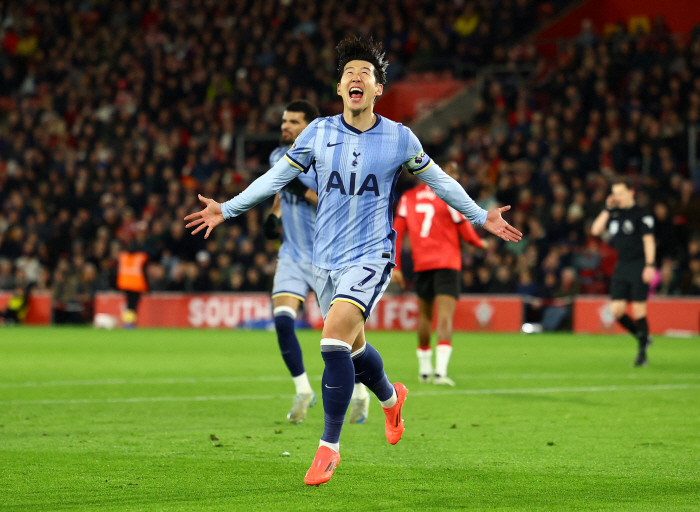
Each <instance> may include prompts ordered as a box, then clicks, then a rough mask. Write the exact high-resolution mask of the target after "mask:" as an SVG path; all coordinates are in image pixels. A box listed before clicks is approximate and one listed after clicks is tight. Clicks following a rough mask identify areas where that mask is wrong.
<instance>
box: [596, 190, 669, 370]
mask: <svg viewBox="0 0 700 512" xmlns="http://www.w3.org/2000/svg"><path fill="white" fill-rule="evenodd" d="M606 228H607V230H608V232H609V233H610V236H611V237H612V245H613V247H615V249H617V265H616V266H615V270H614V272H613V275H612V280H611V281H610V298H611V299H612V302H611V304H610V309H611V311H612V314H613V315H615V318H617V321H618V322H620V325H622V327H624V328H625V329H627V330H628V331H629V332H630V333H631V334H632V335H633V336H634V337H635V338H637V341H638V342H639V352H638V353H637V358H636V359H635V361H634V365H635V366H646V365H647V364H648V361H647V348H648V347H649V345H651V338H650V337H649V325H648V323H647V302H646V301H647V296H648V295H649V283H650V282H651V281H652V279H654V275H655V272H656V268H655V261H656V241H655V240H654V217H653V216H652V215H651V213H649V211H648V210H647V209H646V208H641V207H639V206H637V205H636V204H635V202H634V190H633V189H632V188H630V186H629V184H628V183H627V182H626V181H624V180H617V181H615V182H614V183H613V185H612V194H610V195H609V196H608V198H607V200H606V201H605V209H604V210H603V211H602V212H600V215H598V217H596V219H595V221H593V226H592V227H591V233H592V234H593V235H594V236H601V235H602V234H603V233H604V232H605V230H606ZM628 302H632V317H633V318H634V319H632V318H630V317H629V316H628V315H627V313H626V312H625V311H626V309H627V303H628Z"/></svg>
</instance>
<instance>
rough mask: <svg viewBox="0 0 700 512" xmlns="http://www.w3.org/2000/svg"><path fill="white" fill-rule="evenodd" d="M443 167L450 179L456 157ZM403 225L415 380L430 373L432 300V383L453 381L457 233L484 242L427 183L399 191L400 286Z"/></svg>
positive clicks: (397, 271) (397, 275) (456, 169)
mask: <svg viewBox="0 0 700 512" xmlns="http://www.w3.org/2000/svg"><path fill="white" fill-rule="evenodd" d="M445 172H446V173H447V174H448V175H449V176H450V177H451V178H453V179H454V180H457V179H459V166H458V164H457V162H449V163H448V164H447V165H446V166H445ZM407 229H408V239H409V240H410V241H411V250H412V254H413V266H414V270H415V272H416V294H417V295H418V349H417V350H416V354H417V356H418V380H419V381H420V382H423V383H427V382H430V380H431V379H433V363H432V357H433V351H432V350H431V348H430V335H431V332H430V330H431V325H432V322H433V306H434V305H435V304H437V328H436V333H437V339H438V344H437V347H436V350H435V352H436V354H435V378H434V379H433V384H438V385H445V384H446V385H449V386H454V385H455V382H454V381H453V380H452V379H450V378H449V377H448V376H447V366H448V364H449V362H450V356H451V355H452V320H453V318H454V315H455V308H456V306H457V299H458V298H459V293H460V272H461V270H462V250H461V245H460V240H459V239H460V237H461V238H462V239H463V240H464V241H465V242H469V243H470V244H472V245H474V246H476V247H479V248H483V247H484V246H485V245H486V243H487V242H486V241H483V240H481V238H479V235H477V234H476V232H475V231H474V228H472V225H471V224H470V223H469V221H468V220H467V219H466V218H465V217H464V215H462V214H461V213H459V212H458V211H456V210H455V209H454V208H452V207H450V206H448V205H447V204H446V203H445V202H444V201H443V200H442V199H440V198H439V197H437V196H436V195H435V192H433V191H432V190H431V189H430V187H429V186H428V185H426V184H424V183H423V184H420V185H418V186H417V187H415V188H412V189H411V190H409V191H407V192H406V193H405V194H404V195H403V196H401V200H400V201H399V208H398V211H397V213H396V219H395V220H394V230H395V231H396V268H395V269H394V274H393V275H392V276H391V279H392V281H394V282H395V283H396V284H398V285H399V286H400V287H401V288H405V286H406V285H405V282H404V278H403V273H402V272H401V246H402V244H403V236H404V234H405V233H406V230H407Z"/></svg>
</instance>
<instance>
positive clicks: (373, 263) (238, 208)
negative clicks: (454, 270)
mask: <svg viewBox="0 0 700 512" xmlns="http://www.w3.org/2000/svg"><path fill="white" fill-rule="evenodd" d="M337 49H338V58H339V64H338V77H337V78H338V84H337V89H336V92H337V94H338V95H339V96H341V97H342V99H343V113H342V114H340V115H337V116H332V117H326V118H321V119H317V120H315V121H313V122H312V123H311V124H310V125H309V126H307V127H306V129H305V130H304V131H303V132H302V133H301V134H300V135H299V137H297V139H296V141H295V142H294V144H293V145H292V147H291V148H290V150H289V151H288V152H287V154H286V155H285V157H284V159H283V160H280V161H279V162H278V163H277V164H275V166H274V167H273V168H272V169H270V171H268V172H267V173H265V174H264V175H263V176H261V177H260V178H258V179H257V180H256V181H255V182H253V183H252V184H251V185H250V186H249V187H248V188H247V189H246V190H245V191H243V193H241V194H239V195H238V196H236V197H235V198H233V199H231V200H230V201H227V202H225V203H223V204H219V203H217V202H216V201H214V200H213V199H209V198H205V197H203V196H201V195H200V196H199V197H200V200H201V201H202V202H203V203H205V204H206V207H205V208H204V209H203V210H201V211H199V212H196V213H193V214H190V215H188V216H187V217H185V220H186V221H189V222H188V224H187V227H188V228H192V227H194V228H195V229H194V230H193V231H192V234H196V233H198V232H200V231H202V230H205V229H206V231H205V235H204V236H205V238H206V237H208V236H209V234H210V233H211V231H212V230H213V229H214V228H215V227H216V226H218V225H219V224H221V223H222V222H224V220H225V219H228V218H231V217H234V216H236V215H240V214H242V213H243V212H245V211H246V210H248V209H250V208H252V207H253V206H255V205H256V204H258V203H259V202H260V201H262V200H264V199H265V198H267V197H270V196H271V195H272V194H274V193H276V192H277V191H279V190H280V189H281V188H282V187H284V186H285V185H286V184H287V183H289V182H290V181H291V180H292V179H294V178H295V177H297V176H298V175H299V174H300V173H302V172H304V173H306V172H308V171H309V169H311V168H313V169H315V171H316V174H317V182H318V184H319V188H318V195H319V197H318V210H317V215H316V230H315V233H314V256H313V265H314V278H315V282H316V291H317V295H318V299H319V305H320V307H321V312H322V313H323V316H324V320H325V323H324V326H323V334H322V339H321V355H322V357H323V360H324V363H325V370H324V372H323V382H322V384H323V408H324V416H325V417H324V420H325V428H324V431H323V435H322V437H321V441H320V442H319V448H318V450H317V452H316V456H315V458H314V461H313V463H312V465H311V468H309V471H308V472H307V473H306V476H305V477H304V482H305V483H306V484H307V485H320V484H322V483H325V482H328V481H329V480H330V479H331V477H332V476H333V471H334V470H335V468H336V467H337V465H338V463H339V462H340V453H339V450H340V432H341V430H342V428H343V422H344V420H345V413H346V411H347V409H348V406H349V404H350V398H351V396H352V390H353V387H354V380H355V375H356V376H358V377H359V379H360V380H361V381H362V383H363V384H365V385H366V386H367V387H368V388H369V389H370V390H371V391H372V392H373V393H374V394H375V395H376V396H377V398H378V399H379V401H380V403H381V405H382V407H383V409H384V414H385V416H386V421H385V424H384V425H385V433H386V438H387V441H388V442H389V443H390V444H396V443H398V442H399V440H400V439H401V436H402V435H403V431H404V425H403V418H402V416H401V412H402V407H403V404H404V401H405V400H406V395H407V393H408V390H407V389H406V386H404V385H403V384H401V383H398V382H397V383H395V384H393V385H392V384H391V383H390V381H389V379H388V378H387V376H386V374H385V373H384V363H383V362H382V358H381V357H380V355H379V353H378V352H377V351H376V350H375V349H374V348H373V347H372V346H371V345H370V344H369V343H366V340H365V333H364V324H365V321H366V320H367V318H368V317H369V315H370V313H371V312H372V310H373V309H374V306H375V305H376V304H377V302H378V301H379V299H380V298H381V296H382V294H383V293H384V290H385V289H386V287H387V286H388V284H389V279H390V276H391V271H392V269H393V267H394V241H395V237H396V233H395V232H394V230H393V229H392V208H391V197H392V192H393V190H394V188H395V186H396V181H397V180H398V177H399V174H400V173H401V171H402V168H403V167H404V166H405V167H406V168H407V169H408V171H409V172H410V173H411V174H415V175H418V176H419V178H420V179H421V180H422V181H424V182H426V183H428V184H429V185H430V186H431V188H432V189H433V190H434V191H435V192H436V193H437V195H438V196H439V197H441V198H442V199H444V200H445V201H446V202H447V203H448V204H450V205H451V206H452V207H453V208H455V209H456V210H458V211H460V212H462V213H463V214H465V215H466V216H467V218H468V219H470V220H471V221H472V222H474V223H476V224H478V225H483V226H484V228H485V229H486V230H487V231H489V232H491V233H494V234H496V235H498V236H500V237H501V238H503V239H504V240H506V241H518V240H520V238H521V237H522V235H521V233H520V232H519V231H518V230H516V229H515V228H513V227H512V226H510V225H509V224H508V223H507V222H505V221H504V220H503V218H502V217H501V213H502V212H504V211H507V210H508V209H509V207H507V206H506V207H503V208H499V209H495V210H492V211H490V212H486V211H485V210H483V209H482V208H480V207H479V206H478V205H477V204H476V203H475V202H474V201H473V200H472V199H471V198H470V197H469V196H468V195H467V193H466V192H465V191H464V189H463V188H462V187H461V186H460V185H459V184H458V183H457V182H455V181H454V180H453V179H452V178H450V177H449V176H447V174H445V173H444V172H443V171H442V169H440V168H439V167H438V166H437V165H434V163H433V161H432V160H431V159H430V157H428V155H426V154H425V153H424V152H423V149H422V148H421V145H420V142H419V141H418V138H417V137H416V136H415V135H414V134H413V132H412V131H411V130H410V129H409V128H407V127H405V126H402V125H401V124H399V123H395V122H393V121H390V120H389V119H385V118H382V117H381V116H379V115H378V114H375V113H374V112H373V109H374V103H375V101H376V99H377V98H378V97H379V96H381V95H382V92H383V90H384V83H386V67H387V65H388V63H387V62H386V60H385V59H384V52H383V51H382V50H381V45H380V44H374V43H373V42H372V41H371V40H370V41H369V42H367V41H363V40H361V39H354V38H350V39H345V40H343V41H341V43H340V44H339V45H338V47H337ZM331 306H332V307H331Z"/></svg>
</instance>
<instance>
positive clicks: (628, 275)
mask: <svg viewBox="0 0 700 512" xmlns="http://www.w3.org/2000/svg"><path fill="white" fill-rule="evenodd" d="M608 232H609V233H610V235H611V236H612V240H611V242H612V246H613V247H614V248H615V249H616V250H617V265H615V271H614V272H613V275H612V280H611V281H610V297H611V298H612V300H626V301H631V302H646V300H647V295H648V294H649V285H648V284H646V283H644V281H642V271H643V270H644V265H645V259H644V243H643V242H642V237H643V236H644V235H653V234H654V217H653V216H652V215H651V213H649V210H647V209H646V208H642V207H641V206H637V205H634V206H632V207H631V208H615V209H614V210H611V211H610V219H609V220H608Z"/></svg>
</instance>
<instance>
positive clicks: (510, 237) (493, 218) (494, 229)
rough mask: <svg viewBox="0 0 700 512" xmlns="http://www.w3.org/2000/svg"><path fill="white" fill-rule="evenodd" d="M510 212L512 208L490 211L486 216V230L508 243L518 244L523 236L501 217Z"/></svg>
mask: <svg viewBox="0 0 700 512" xmlns="http://www.w3.org/2000/svg"><path fill="white" fill-rule="evenodd" d="M508 210H510V206H503V207H501V208H496V209H494V210H489V213H488V215H487V216H486V222H484V229H485V230H486V231H488V232H489V233H492V234H494V235H496V236H497V237H499V238H502V239H503V240H505V241H506V242H518V241H520V239H521V238H522V237H523V234H522V233H521V232H520V231H518V230H517V229H515V228H514V227H513V226H511V225H510V224H508V223H507V222H506V221H505V220H503V217H501V213H503V212H507V211H508Z"/></svg>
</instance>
